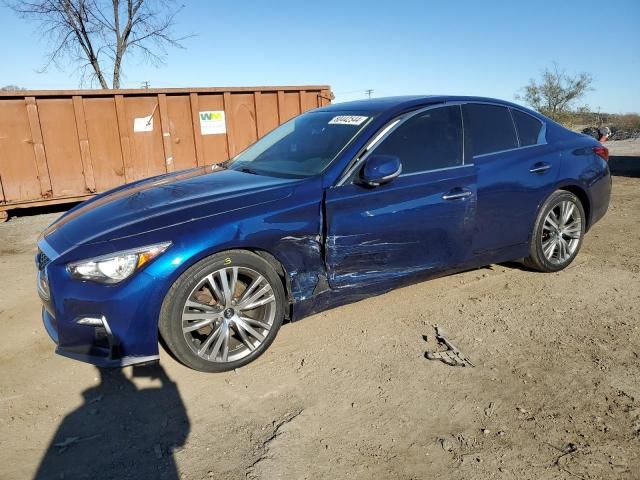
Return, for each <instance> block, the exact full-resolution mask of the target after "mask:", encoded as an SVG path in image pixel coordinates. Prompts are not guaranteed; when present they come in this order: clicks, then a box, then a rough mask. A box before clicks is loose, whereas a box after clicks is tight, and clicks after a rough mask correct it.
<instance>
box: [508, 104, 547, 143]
mask: <svg viewBox="0 0 640 480" xmlns="http://www.w3.org/2000/svg"><path fill="white" fill-rule="evenodd" d="M511 113H512V114H513V121H514V122H515V123H516V128H517V129H518V137H519V138H520V146H521V147H528V146H529V145H536V144H538V143H539V142H538V139H539V138H540V131H541V130H542V122H541V121H540V120H538V119H537V118H535V117H532V116H531V115H529V114H527V113H524V112H521V111H520V110H514V109H511Z"/></svg>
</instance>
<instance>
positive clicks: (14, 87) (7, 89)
mask: <svg viewBox="0 0 640 480" xmlns="http://www.w3.org/2000/svg"><path fill="white" fill-rule="evenodd" d="M21 90H24V88H22V87H18V86H17V85H5V86H4V87H0V92H19V91H21Z"/></svg>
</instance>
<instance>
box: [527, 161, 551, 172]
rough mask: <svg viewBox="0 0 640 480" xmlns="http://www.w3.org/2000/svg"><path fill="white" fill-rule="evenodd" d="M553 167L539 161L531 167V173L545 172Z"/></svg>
mask: <svg viewBox="0 0 640 480" xmlns="http://www.w3.org/2000/svg"><path fill="white" fill-rule="evenodd" d="M550 168H551V165H550V164H548V163H546V162H538V163H536V164H535V165H534V166H533V167H531V168H530V169H529V171H530V172H531V173H544V172H546V171H547V170H549V169H550Z"/></svg>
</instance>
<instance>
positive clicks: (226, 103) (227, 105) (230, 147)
mask: <svg viewBox="0 0 640 480" xmlns="http://www.w3.org/2000/svg"><path fill="white" fill-rule="evenodd" d="M222 104H223V107H222V109H223V110H224V118H225V122H226V124H227V135H226V137H227V153H228V154H229V158H231V157H233V156H234V155H235V154H236V153H238V152H236V146H235V142H234V139H233V138H231V128H229V127H230V126H231V122H229V118H230V115H229V113H230V112H231V92H224V93H223V94H222Z"/></svg>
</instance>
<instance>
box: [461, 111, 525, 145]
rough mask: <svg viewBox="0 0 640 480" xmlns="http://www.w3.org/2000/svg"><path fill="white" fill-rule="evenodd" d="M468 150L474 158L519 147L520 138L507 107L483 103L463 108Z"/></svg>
mask: <svg viewBox="0 0 640 480" xmlns="http://www.w3.org/2000/svg"><path fill="white" fill-rule="evenodd" d="M462 115H463V118H464V129H465V136H467V137H468V138H467V143H466V144H467V148H469V149H470V150H471V155H472V156H477V155H485V154H487V153H493V152H500V151H503V150H509V149H512V148H517V147H518V138H517V137H516V131H515V128H514V126H513V120H512V119H511V114H510V113H509V109H508V108H507V107H501V106H498V105H487V104H481V103H467V104H464V105H463V106H462Z"/></svg>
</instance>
